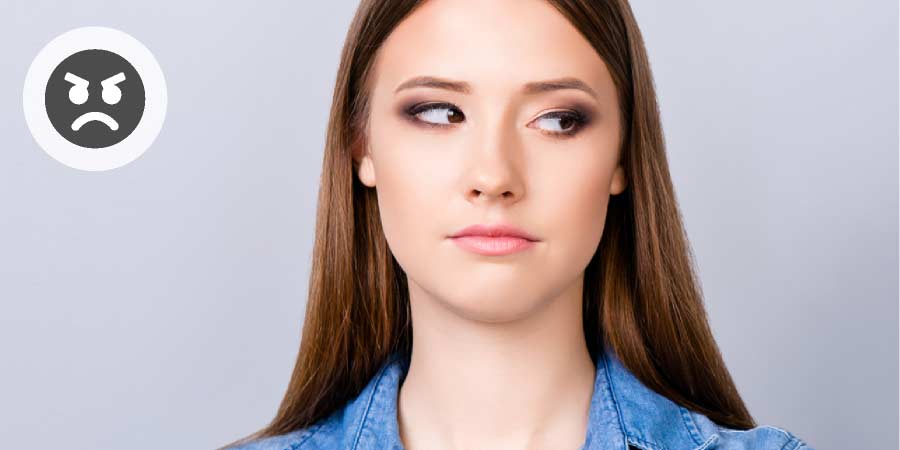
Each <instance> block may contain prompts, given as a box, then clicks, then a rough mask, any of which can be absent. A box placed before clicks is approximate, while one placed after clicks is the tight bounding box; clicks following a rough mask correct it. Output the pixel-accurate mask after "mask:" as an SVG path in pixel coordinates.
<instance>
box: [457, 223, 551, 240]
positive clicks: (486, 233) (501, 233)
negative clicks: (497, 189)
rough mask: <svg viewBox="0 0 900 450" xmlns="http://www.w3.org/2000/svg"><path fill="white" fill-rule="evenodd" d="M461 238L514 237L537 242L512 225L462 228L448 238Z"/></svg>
mask: <svg viewBox="0 0 900 450" xmlns="http://www.w3.org/2000/svg"><path fill="white" fill-rule="evenodd" d="M463 236H483V237H514V238H521V239H525V240H528V241H532V242H534V241H537V240H538V238H536V237H534V236H533V235H531V234H529V233H527V232H525V231H524V230H521V229H519V228H516V227H515V226H513V225H507V224H496V225H482V224H477V225H471V226H468V227H465V228H463V229H462V230H459V231H457V232H456V233H455V234H453V235H452V236H450V237H451V238H458V237H463Z"/></svg>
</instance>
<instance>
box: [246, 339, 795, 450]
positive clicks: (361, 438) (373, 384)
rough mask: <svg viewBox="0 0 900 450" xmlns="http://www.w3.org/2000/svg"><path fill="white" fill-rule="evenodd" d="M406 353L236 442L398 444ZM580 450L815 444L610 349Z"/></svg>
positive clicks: (300, 449)
mask: <svg viewBox="0 0 900 450" xmlns="http://www.w3.org/2000/svg"><path fill="white" fill-rule="evenodd" d="M408 368H409V360H408V358H406V357H401V355H400V354H399V353H395V354H393V355H391V357H390V358H388V360H387V361H386V362H385V363H384V364H383V365H382V367H381V368H380V369H379V370H378V371H377V372H376V373H375V375H374V376H373V377H372V378H371V380H370V381H369V383H368V384H367V385H366V387H365V388H363V390H362V391H361V392H360V393H359V395H357V396H356V397H355V398H353V399H351V400H350V401H348V402H347V403H346V404H344V406H342V407H341V408H339V409H338V410H337V411H335V412H334V413H332V414H331V415H330V416H328V417H326V418H324V419H322V420H320V421H318V422H316V423H315V424H313V425H311V426H309V427H307V428H303V429H300V430H296V431H294V432H291V433H287V434H283V435H280V436H274V437H268V438H265V439H261V440H257V441H255V442H249V443H245V444H243V445H242V446H238V447H237V449H240V450H320V449H321V450H325V449H341V450H344V449H346V450H403V444H402V442H401V441H400V433H399V428H398V424H397V398H398V397H397V396H398V393H399V388H400V384H401V383H402V381H403V379H404V377H405V376H406V371H407V370H408ZM581 449H582V450H634V449H640V450H739V449H740V450H813V449H812V447H811V446H810V445H809V444H807V443H805V442H803V441H802V440H800V439H799V438H798V437H796V436H794V435H793V434H791V433H790V432H788V431H786V430H784V429H781V428H778V427H774V426H770V425H760V426H757V427H755V428H752V429H749V430H734V429H729V428H726V427H722V426H720V425H718V424H716V423H714V422H713V421H711V420H710V419H708V418H707V417H706V416H704V415H702V414H700V413H697V412H694V411H691V410H689V409H687V408H685V407H682V406H680V405H678V404H676V403H674V402H672V401H671V400H669V399H668V398H666V397H665V396H662V395H660V394H657V393H656V392H655V391H653V390H652V389H649V388H648V387H646V386H644V385H643V384H642V383H641V382H640V381H639V380H638V379H637V378H636V377H635V376H634V375H632V374H631V372H629V371H628V370H627V369H626V368H625V367H624V366H623V365H622V363H621V362H620V361H619V360H618V359H617V358H616V357H615V355H613V354H612V353H610V352H608V351H607V352H601V354H600V355H599V356H598V358H597V370H596V376H595V381H594V391H593V394H592V396H591V404H590V412H589V416H588V429H587V435H586V436H585V440H584V445H583V446H582V447H581Z"/></svg>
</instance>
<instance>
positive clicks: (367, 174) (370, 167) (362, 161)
mask: <svg viewBox="0 0 900 450" xmlns="http://www.w3.org/2000/svg"><path fill="white" fill-rule="evenodd" d="M352 147H353V148H352V155H353V161H354V162H355V164H354V166H356V172H357V176H358V177H359V181H361V182H362V184H364V185H366V186H368V187H375V166H374V164H373V161H372V154H371V153H370V152H369V149H368V146H367V145H366V141H365V139H362V138H361V137H359V136H357V137H356V138H354V139H353V146H352Z"/></svg>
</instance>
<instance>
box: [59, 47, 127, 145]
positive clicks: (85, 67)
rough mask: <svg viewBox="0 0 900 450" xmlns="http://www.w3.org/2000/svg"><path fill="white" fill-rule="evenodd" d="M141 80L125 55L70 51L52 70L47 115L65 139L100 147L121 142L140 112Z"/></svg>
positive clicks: (91, 50) (105, 52)
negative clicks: (71, 52)
mask: <svg viewBox="0 0 900 450" xmlns="http://www.w3.org/2000/svg"><path fill="white" fill-rule="evenodd" d="M144 102H145V97H144V84H143V81H142V80H141V76H140V75H139V74H138V72H137V70H135V68H134V66H132V65H131V63H129V62H128V61H127V60H126V59H125V58H123V57H121V56H119V55H118V54H116V53H113V52H110V51H107V50H99V49H90V50H82V51H80V52H77V53H74V54H72V55H70V56H69V57H68V58H66V59H64V60H63V61H62V62H61V63H59V65H57V66H56V69H54V70H53V72H52V73H51V74H50V78H49V80H48V81H47V88H46V92H45V94H44V104H45V106H46V110H47V117H48V118H49V119H50V123H52V124H53V128H55V129H56V131H57V132H58V133H59V134H60V135H61V136H62V137H64V138H65V139H66V140H68V141H69V142H71V143H73V144H75V145H77V146H79V147H87V148H104V147H109V146H111V145H114V144H117V143H119V142H121V141H122V140H123V139H125V138H126V137H128V135H130V134H131V132H132V131H134V129H135V128H136V127H137V125H138V124H139V123H140V121H141V117H142V116H143V114H144Z"/></svg>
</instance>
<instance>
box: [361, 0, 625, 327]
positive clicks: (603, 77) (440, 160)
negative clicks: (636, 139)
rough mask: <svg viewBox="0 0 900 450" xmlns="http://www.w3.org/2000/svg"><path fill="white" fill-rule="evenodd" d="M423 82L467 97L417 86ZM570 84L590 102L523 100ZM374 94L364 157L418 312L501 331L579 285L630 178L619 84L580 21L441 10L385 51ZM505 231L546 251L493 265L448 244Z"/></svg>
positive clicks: (537, 10) (479, 7) (523, 11)
mask: <svg viewBox="0 0 900 450" xmlns="http://www.w3.org/2000/svg"><path fill="white" fill-rule="evenodd" d="M423 76H428V77H434V78H439V79H441V80H442V81H445V80H446V81H451V82H453V83H459V84H460V85H464V86H467V88H465V89H463V88H460V87H459V85H450V84H443V85H441V84H433V85H431V86H415V84H412V85H410V84H407V83H408V82H409V80H413V79H415V78H417V77H423ZM561 79H565V80H566V81H580V82H582V83H584V86H585V89H587V90H589V91H590V92H586V91H585V90H582V89H578V88H575V87H573V86H574V85H575V83H559V85H564V86H568V87H566V88H562V89H555V88H554V85H553V84H544V85H541V84H531V86H532V88H531V89H527V88H526V86H528V85H529V83H540V82H545V81H548V80H561ZM370 83H371V84H370V86H371V89H372V91H371V93H370V95H371V97H370V102H371V104H370V108H371V109H370V115H369V134H368V136H367V140H366V141H365V144H366V145H365V146H364V148H356V149H354V154H355V158H356V159H357V160H358V161H359V162H360V165H359V172H358V175H359V178H360V180H361V181H362V182H363V183H364V184H365V185H367V186H369V187H374V188H376V192H377V197H378V205H379V209H380V211H381V222H382V226H383V228H384V233H385V236H386V238H387V241H388V244H389V246H390V248H391V251H392V252H393V254H394V257H395V258H396V259H397V261H398V262H399V263H400V265H401V266H402V267H403V269H404V271H405V272H406V274H407V276H408V282H409V285H410V292H411V295H412V296H413V297H412V299H411V301H413V302H416V301H435V302H439V303H440V304H441V305H443V306H445V307H447V308H449V309H451V310H452V311H454V312H455V313H457V314H459V315H461V316H464V317H466V318H469V319H473V320H479V321H486V322H502V321H507V320H512V319H516V318H520V317H523V316H526V315H528V314H529V313H531V312H533V311H536V310H537V309H538V308H540V307H541V306H543V305H545V304H546V303H547V302H551V301H553V300H554V299H555V298H557V297H558V296H559V295H560V294H561V293H562V292H564V291H566V290H567V289H570V288H572V287H573V286H576V284H575V283H581V282H582V280H583V273H584V269H585V267H586V266H587V264H588V262H589V261H590V260H591V257H592V256H593V254H594V252H595V250H596V249H597V246H598V244H599V242H600V237H601V234H602V232H603V225H604V222H605V218H606V210H607V204H608V201H609V196H610V195H612V194H618V193H620V192H621V191H622V190H623V189H624V188H625V184H626V180H625V177H624V173H623V170H622V168H621V167H619V166H618V163H619V161H618V159H619V148H618V143H619V139H620V132H619V127H620V120H621V119H620V117H619V105H618V103H617V97H616V90H615V86H614V84H613V81H612V78H611V76H610V74H609V73H608V72H607V69H606V66H605V64H604V62H603V60H602V59H601V58H600V56H599V55H598V54H597V53H596V52H595V51H594V49H593V48H592V47H591V45H590V44H589V43H588V41H587V40H586V39H585V38H584V37H582V36H581V34H579V32H578V31H577V29H576V28H574V26H573V25H571V24H570V23H569V22H568V21H567V20H566V19H565V18H564V17H563V16H562V15H561V14H560V13H558V12H557V11H556V10H555V9H554V8H553V7H552V6H551V5H549V4H547V3H545V2H543V1H536V0H535V1H523V0H503V1H500V0H495V1H490V2H485V1H480V0H431V1H429V2H427V3H425V4H424V5H423V6H421V7H420V8H419V9H418V10H416V11H415V12H413V13H412V14H411V15H410V16H408V17H407V18H406V19H405V20H404V21H403V22H402V23H400V25H399V26H398V27H397V28H396V29H395V30H394V31H393V32H392V33H391V35H390V36H389V37H388V39H387V40H386V41H385V42H384V44H383V46H382V47H381V49H380V50H379V53H378V56H377V59H376V61H375V66H374V71H373V73H372V79H371V80H370ZM403 85H406V86H408V87H406V88H400V87H401V86H403ZM556 87H558V86H556ZM426 104H431V106H427V105H426ZM579 118H583V120H584V122H583V123H581V122H579ZM498 223H504V224H511V225H513V226H515V227H518V228H520V229H522V230H524V231H525V232H527V233H530V234H532V235H533V236H534V237H536V238H537V239H538V240H539V241H537V242H534V243H533V245H532V246H531V247H530V248H528V249H526V250H523V251H519V252H516V253H512V254H506V255H501V256H487V255H483V254H479V253H475V252H472V251H469V250H466V249H464V248H462V247H461V246H459V245H457V242H455V241H454V240H453V239H451V238H449V236H451V235H453V234H454V233H456V232H457V231H459V230H460V229H462V228H464V227H467V226H469V225H473V224H484V225H494V224H498ZM578 286H580V284H579V285H578ZM579 292H580V291H579ZM417 297H426V299H424V300H421V299H419V298H417ZM579 298H580V297H579Z"/></svg>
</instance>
